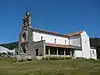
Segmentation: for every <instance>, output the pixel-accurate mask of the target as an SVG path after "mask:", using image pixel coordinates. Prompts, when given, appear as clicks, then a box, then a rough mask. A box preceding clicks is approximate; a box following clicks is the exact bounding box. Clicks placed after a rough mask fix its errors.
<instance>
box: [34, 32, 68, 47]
mask: <svg viewBox="0 0 100 75" xmlns="http://www.w3.org/2000/svg"><path fill="white" fill-rule="evenodd" d="M41 36H43V40H46V43H53V44H54V41H55V39H56V44H62V45H68V44H69V40H68V38H67V37H61V36H55V35H49V34H44V33H39V32H33V41H40V40H41ZM65 40H66V43H65Z"/></svg>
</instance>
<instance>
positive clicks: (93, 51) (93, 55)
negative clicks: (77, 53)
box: [90, 49, 97, 59]
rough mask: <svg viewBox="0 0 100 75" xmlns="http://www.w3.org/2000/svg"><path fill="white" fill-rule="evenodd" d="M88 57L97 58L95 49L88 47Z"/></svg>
mask: <svg viewBox="0 0 100 75" xmlns="http://www.w3.org/2000/svg"><path fill="white" fill-rule="evenodd" d="M90 57H91V58H92V59H97V53H96V49H90Z"/></svg>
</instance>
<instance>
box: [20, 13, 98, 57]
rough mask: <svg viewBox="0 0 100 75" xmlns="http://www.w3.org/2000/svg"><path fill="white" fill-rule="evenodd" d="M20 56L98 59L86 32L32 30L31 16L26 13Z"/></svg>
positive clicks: (21, 35) (21, 36)
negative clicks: (68, 32) (65, 32)
mask: <svg viewBox="0 0 100 75" xmlns="http://www.w3.org/2000/svg"><path fill="white" fill-rule="evenodd" d="M18 54H22V55H25V56H27V58H31V59H42V58H45V57H73V58H86V59H90V58H92V59H97V55H96V49H95V48H91V47H90V41H89V36H88V34H87V33H86V31H84V30H83V31H79V32H74V33H71V34H61V33H57V32H52V31H47V30H41V29H36V28H32V23H31V14H30V12H26V14H25V17H24V19H23V25H22V31H21V32H20V34H19V51H18Z"/></svg>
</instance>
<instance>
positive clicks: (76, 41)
mask: <svg viewBox="0 0 100 75" xmlns="http://www.w3.org/2000/svg"><path fill="white" fill-rule="evenodd" d="M70 45H73V46H79V47H81V37H80V36H73V37H70Z"/></svg>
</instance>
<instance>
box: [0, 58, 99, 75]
mask: <svg viewBox="0 0 100 75" xmlns="http://www.w3.org/2000/svg"><path fill="white" fill-rule="evenodd" d="M0 75H100V60H97V61H96V60H81V59H77V60H34V61H28V62H19V63H15V62H11V61H10V60H8V59H5V58H4V59H3V58H2V59H1V60H0Z"/></svg>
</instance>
